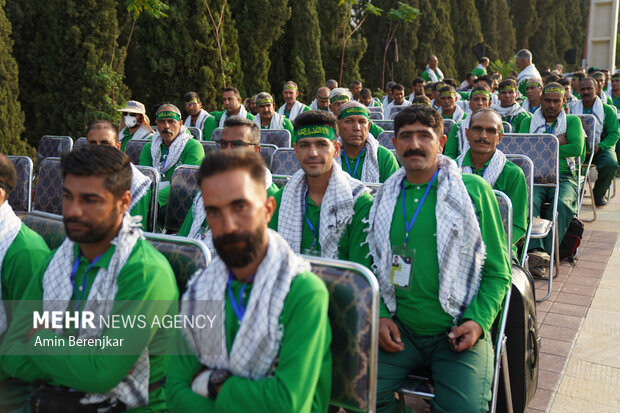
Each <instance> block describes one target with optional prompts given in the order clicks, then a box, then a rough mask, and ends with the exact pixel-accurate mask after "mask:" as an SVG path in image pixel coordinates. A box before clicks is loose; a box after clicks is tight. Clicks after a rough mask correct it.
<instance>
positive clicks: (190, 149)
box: [140, 139, 205, 207]
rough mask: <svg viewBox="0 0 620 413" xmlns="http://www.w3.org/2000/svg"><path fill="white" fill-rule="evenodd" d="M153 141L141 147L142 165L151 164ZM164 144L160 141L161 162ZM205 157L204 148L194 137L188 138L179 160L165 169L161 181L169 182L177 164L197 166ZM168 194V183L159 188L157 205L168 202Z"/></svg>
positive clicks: (165, 149) (164, 152)
mask: <svg viewBox="0 0 620 413" xmlns="http://www.w3.org/2000/svg"><path fill="white" fill-rule="evenodd" d="M152 144H153V142H149V143H147V144H146V145H144V148H142V152H140V165H144V166H153V158H152V157H151V145H152ZM167 149H168V148H167V147H166V145H164V143H163V142H162V143H161V156H160V161H161V162H163V160H164V157H165V156H166V151H167ZM204 157H205V150H204V148H203V147H202V145H201V144H200V142H198V141H197V140H196V139H190V140H188V141H187V143H186V144H185V148H183V152H182V153H181V157H180V158H179V161H178V162H177V163H176V164H175V165H174V166H173V167H172V168H170V169H168V170H167V171H166V173H165V174H164V176H163V177H162V179H161V180H162V182H170V180H171V179H172V175H173V174H174V170H175V169H177V166H179V165H196V166H199V165H200V163H201V162H202V160H203V159H204ZM169 196H170V185H168V186H166V187H165V188H162V189H160V190H159V197H158V200H159V206H160V207H163V206H165V205H167V204H168V197H169Z"/></svg>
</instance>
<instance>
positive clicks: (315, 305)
mask: <svg viewBox="0 0 620 413" xmlns="http://www.w3.org/2000/svg"><path fill="white" fill-rule="evenodd" d="M241 285H242V284H241V283H239V282H237V281H236V280H234V281H233V282H232V290H233V294H234V295H235V297H239V294H240V290H241ZM251 291H252V284H247V286H246V289H245V293H246V294H245V296H244V301H245V303H246V304H247V302H248V301H249V299H250V296H251ZM225 300H226V304H225V308H226V317H225V330H226V344H227V348H228V351H229V352H230V349H231V346H232V344H233V342H234V339H235V336H236V334H237V331H238V329H239V323H238V321H237V318H236V315H235V313H234V311H233V310H232V306H231V304H230V298H229V296H228V294H225ZM328 302H329V294H328V292H327V288H325V284H323V282H322V281H321V280H320V279H319V278H318V277H317V276H316V275H314V274H312V273H310V272H304V273H301V274H299V275H297V276H296V277H295V278H294V279H293V281H292V282H291V288H290V290H289V293H288V295H287V297H286V300H285V301H284V308H283V309H282V313H281V314H280V318H279V321H280V326H281V331H282V332H283V337H282V344H281V347H280V353H279V355H278V365H277V367H276V369H275V371H274V373H273V376H272V377H267V378H264V379H260V380H250V379H245V378H242V377H238V376H233V377H230V378H229V379H228V380H226V382H225V383H224V385H223V386H222V388H221V390H220V392H219V393H218V396H217V398H216V400H215V401H213V400H210V399H207V398H204V397H202V396H200V395H198V394H196V393H194V392H193V391H192V389H191V385H192V381H193V380H194V377H195V376H196V374H197V373H198V372H199V371H200V370H201V369H202V368H203V367H204V366H203V365H202V364H201V363H200V361H199V360H198V358H197V357H196V356H193V355H192V356H187V355H185V356H184V355H178V356H172V360H171V362H170V368H169V370H168V377H167V379H166V394H167V396H168V407H169V409H170V411H171V412H208V411H218V412H219V411H226V412H282V413H289V412H313V413H324V412H326V411H327V407H328V403H329V397H330V391H331V375H332V357H331V352H330V343H331V336H332V335H331V328H330V324H329V319H328V317H327V307H328ZM176 346H177V348H179V349H181V351H175V353H176V354H189V353H188V352H189V351H190V350H189V346H188V344H187V343H186V341H185V339H184V337H183V336H182V335H181V334H178V335H177V338H176Z"/></svg>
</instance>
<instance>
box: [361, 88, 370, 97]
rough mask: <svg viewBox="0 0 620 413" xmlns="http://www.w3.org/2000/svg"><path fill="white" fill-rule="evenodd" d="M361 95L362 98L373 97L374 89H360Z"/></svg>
mask: <svg viewBox="0 0 620 413" xmlns="http://www.w3.org/2000/svg"><path fill="white" fill-rule="evenodd" d="M360 97H361V98H371V97H372V90H370V89H368V88H367V87H365V88H363V89H362V90H361V91H360Z"/></svg>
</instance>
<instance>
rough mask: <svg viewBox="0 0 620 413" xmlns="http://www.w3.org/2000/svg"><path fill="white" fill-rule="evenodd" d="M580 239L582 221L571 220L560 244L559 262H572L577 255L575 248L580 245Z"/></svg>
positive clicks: (581, 235)
mask: <svg viewBox="0 0 620 413" xmlns="http://www.w3.org/2000/svg"><path fill="white" fill-rule="evenodd" d="M582 237H583V221H582V220H580V219H577V218H573V219H571V221H570V223H569V224H568V230H566V235H564V238H563V239H562V243H561V244H560V260H564V259H568V260H569V261H572V260H573V257H574V256H575V254H576V253H577V248H579V245H580V244H581V238H582Z"/></svg>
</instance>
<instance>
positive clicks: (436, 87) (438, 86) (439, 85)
mask: <svg viewBox="0 0 620 413" xmlns="http://www.w3.org/2000/svg"><path fill="white" fill-rule="evenodd" d="M445 85H446V84H445V83H444V82H435V83H433V86H432V90H433V92H437V91H438V90H439V89H441V88H442V87H444V86H445Z"/></svg>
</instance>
